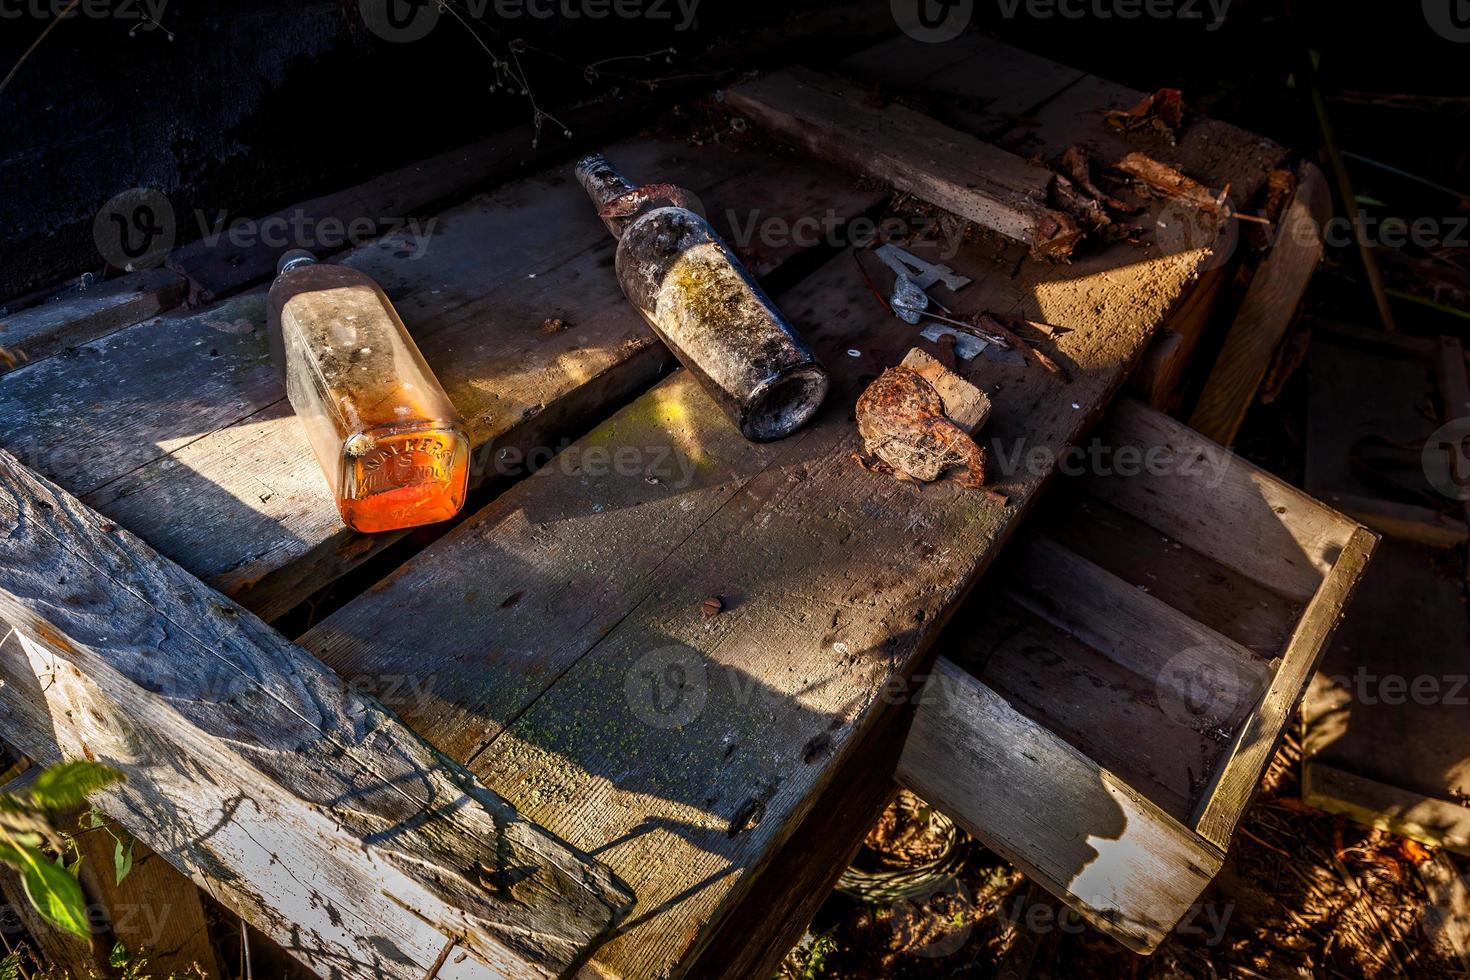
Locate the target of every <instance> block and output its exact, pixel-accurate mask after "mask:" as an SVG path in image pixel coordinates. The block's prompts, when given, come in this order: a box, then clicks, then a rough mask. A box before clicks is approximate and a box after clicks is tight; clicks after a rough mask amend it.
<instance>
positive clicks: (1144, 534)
mask: <svg viewBox="0 0 1470 980" xmlns="http://www.w3.org/2000/svg"><path fill="white" fill-rule="evenodd" d="M1071 489H1072V488H1071V487H1070V486H1067V485H1063V486H1061V487H1058V488H1057V491H1056V492H1054V493H1053V494H1052V495H1051V496H1049V497H1048V500H1047V501H1045V502H1043V507H1044V512H1043V513H1042V514H1039V515H1038V516H1037V518H1036V521H1035V522H1034V526H1036V527H1038V528H1042V529H1044V530H1045V531H1046V533H1047V534H1050V535H1052V536H1053V537H1055V538H1056V539H1057V540H1058V541H1060V542H1061V543H1062V544H1064V545H1066V546H1067V547H1068V548H1070V549H1071V550H1072V551H1075V552H1076V553H1077V554H1079V555H1081V556H1082V557H1084V558H1086V559H1087V560H1088V561H1090V562H1092V563H1093V564H1095V565H1098V566H1099V567H1101V568H1105V569H1107V570H1108V571H1110V572H1112V573H1113V574H1114V575H1117V576H1118V577H1119V578H1121V579H1123V580H1124V581H1126V582H1128V583H1129V584H1130V585H1132V586H1134V587H1135V588H1138V589H1146V590H1147V591H1148V593H1149V594H1150V595H1152V596H1154V597H1156V598H1158V599H1162V600H1163V601H1164V602H1167V603H1168V604H1169V605H1170V606H1173V607H1174V608H1175V609H1177V610H1179V611H1180V612H1181V613H1183V614H1185V615H1186V616H1188V617H1190V618H1191V619H1194V620H1196V621H1198V622H1200V623H1202V624H1204V625H1205V626H1208V627H1209V628H1210V629H1213V630H1216V631H1217V632H1219V633H1223V634H1224V635H1225V636H1228V637H1230V638H1231V639H1232V640H1234V641H1235V642H1237V643H1239V644H1241V645H1242V646H1244V647H1246V648H1248V649H1250V650H1251V651H1253V652H1254V653H1255V654H1256V655H1257V656H1259V657H1261V658H1263V659H1266V660H1270V659H1274V658H1275V657H1278V656H1280V655H1281V652H1282V651H1283V650H1285V649H1286V641H1287V640H1288V639H1290V638H1291V631H1292V630H1293V629H1294V628H1295V627H1296V623H1297V620H1298V619H1299V618H1300V617H1301V612H1302V607H1303V603H1301V602H1294V601H1292V600H1289V599H1286V598H1284V597H1282V596H1280V595H1277V594H1276V593H1275V592H1272V591H1271V590H1270V589H1267V588H1266V587H1265V586H1262V585H1260V584H1259V583H1257V582H1255V581H1253V580H1251V579H1249V578H1246V577H1245V576H1244V575H1242V574H1240V573H1239V572H1237V571H1235V570H1234V569H1232V568H1228V567H1226V566H1224V565H1221V564H1220V563H1218V562H1216V561H1215V560H1214V559H1213V558H1212V557H1211V556H1210V555H1208V554H1205V553H1202V552H1199V551H1196V550H1195V549H1193V548H1190V547H1187V546H1185V545H1184V544H1183V542H1180V541H1175V540H1174V539H1173V538H1171V537H1169V536H1168V535H1164V534H1160V533H1159V532H1158V530H1157V529H1155V528H1152V527H1150V526H1149V525H1148V524H1146V523H1145V522H1144V521H1143V519H1141V518H1139V517H1136V516H1134V515H1132V514H1127V513H1124V512H1123V511H1121V510H1119V509H1118V508H1116V507H1112V506H1109V505H1108V504H1106V503H1103V502H1102V501H1101V500H1098V499H1096V498H1094V497H1091V496H1089V495H1087V494H1084V493H1075V492H1071V493H1069V492H1067V491H1069V490H1071ZM1202 492H1204V493H1209V492H1210V491H1209V490H1208V489H1206V490H1204V491H1202Z"/></svg>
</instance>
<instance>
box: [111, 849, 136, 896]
mask: <svg viewBox="0 0 1470 980" xmlns="http://www.w3.org/2000/svg"><path fill="white" fill-rule="evenodd" d="M132 870H133V839H132V838H131V837H129V838H128V846H127V847H126V848H124V847H123V842H122V841H117V842H116V844H115V845H114V846H113V849H112V872H113V874H115V875H117V883H118V884H119V885H121V884H122V883H123V879H124V878H126V877H127V876H128V872H130V871H132Z"/></svg>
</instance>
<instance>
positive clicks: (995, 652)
mask: <svg viewBox="0 0 1470 980" xmlns="http://www.w3.org/2000/svg"><path fill="white" fill-rule="evenodd" d="M1081 448H1082V449H1083V450H1084V451H1085V452H1086V453H1087V454H1088V455H1087V457H1086V460H1085V461H1084V462H1083V467H1084V468H1086V469H1088V470H1089V471H1090V472H1089V473H1088V475H1085V476H1078V477H1077V478H1074V479H1069V480H1063V481H1061V483H1060V485H1059V486H1058V487H1056V488H1055V489H1054V490H1053V491H1052V492H1051V494H1050V495H1049V497H1048V499H1047V500H1046V501H1043V502H1042V503H1041V504H1040V505H1039V513H1038V516H1037V517H1036V518H1035V519H1033V520H1032V521H1030V522H1028V525H1027V528H1026V530H1025V531H1024V532H1023V535H1022V538H1021V540H1019V541H1017V542H1016V543H1015V544H1013V545H1012V546H1011V547H1009V548H1008V549H1007V551H1006V557H1005V558H1004V559H1003V560H1002V562H1000V563H998V565H997V567H996V568H995V569H994V570H993V571H991V572H990V573H989V575H988V576H987V577H986V579H985V580H984V582H983V583H982V584H981V586H980V587H979V588H978V589H977V597H976V599H974V600H973V601H972V602H971V603H970V605H969V607H968V608H967V609H966V610H965V611H964V612H963V613H962V616H963V617H964V618H963V619H961V620H960V621H959V625H957V626H956V627H954V628H952V629H951V631H950V633H949V634H948V638H949V643H948V644H947V645H946V646H942V647H941V654H942V656H941V657H940V659H939V661H938V664H937V666H936V668H935V671H934V673H933V675H932V676H931V680H930V682H929V685H930V687H929V694H930V695H931V696H930V697H928V698H926V699H925V703H924V704H922V705H921V706H920V708H919V710H918V713H917V717H916V719H915V722H914V726H913V729H912V732H911V734H910V737H909V740H908V743H907V745H906V746H905V749H904V755H903V758H902V761H901V762H900V764H899V770H898V776H899V780H900V782H902V783H904V784H906V785H908V786H909V787H910V788H912V789H913V790H914V792H916V793H918V794H919V795H920V796H922V797H924V798H925V799H926V800H929V801H930V802H931V803H933V804H935V805H937V806H939V807H940V808H941V809H943V810H945V811H946V812H948V813H949V814H950V815H951V816H953V817H955V818H956V819H957V820H958V821H959V822H960V823H961V824H962V825H963V826H964V827H966V828H967V829H968V830H969V831H971V832H972V833H973V834H975V835H976V836H977V837H979V838H980V839H981V840H983V841H984V842H985V843H986V844H987V845H989V846H991V847H992V848H994V849H995V850H996V851H998V852H999V853H1001V854H1002V855H1004V856H1005V857H1006V858H1007V859H1009V860H1011V861H1012V862H1014V863H1015V864H1016V865H1018V866H1019V867H1021V868H1022V869H1024V870H1025V871H1026V873H1027V874H1028V875H1030V876H1031V877H1032V878H1033V879H1034V880H1035V881H1037V882H1039V883H1040V884H1042V885H1043V886H1045V887H1046V888H1047V889H1048V890H1050V891H1051V892H1053V893H1054V894H1056V895H1057V896H1058V897H1060V898H1062V899H1064V900H1065V901H1066V902H1068V903H1069V904H1070V905H1071V906H1072V907H1073V908H1075V909H1077V910H1078V911H1079V912H1080V913H1081V914H1082V915H1083V916H1084V917H1086V918H1087V919H1088V920H1089V921H1090V922H1092V923H1093V924H1094V925H1095V926H1097V927H1098V928H1099V929H1101V930H1103V931H1104V932H1107V933H1109V934H1111V935H1113V936H1115V937H1116V938H1118V939H1119V940H1120V941H1122V942H1123V943H1125V944H1126V945H1128V946H1129V947H1131V948H1133V949H1135V950H1138V951H1140V952H1149V951H1151V950H1153V949H1154V948H1155V947H1156V946H1157V945H1158V944H1159V942H1160V941H1162V939H1163V938H1164V936H1165V935H1167V933H1168V932H1169V931H1170V930H1171V929H1172V928H1173V927H1174V926H1175V925H1176V924H1177V923H1179V922H1180V920H1181V919H1184V918H1186V917H1187V916H1188V915H1189V914H1190V911H1191V907H1192V906H1193V905H1194V903H1195V902H1196V901H1197V900H1198V899H1199V896H1200V894H1201V892H1202V891H1203V890H1204V888H1205V886H1206V885H1208V884H1209V882H1210V880H1211V879H1212V878H1213V877H1214V876H1215V874H1216V873H1217V872H1218V871H1219V869H1220V867H1221V864H1222V861H1223V859H1224V855H1225V852H1226V851H1227V849H1228V847H1229V845H1230V839H1231V836H1232V835H1233V833H1234V831H1235V827H1236V824H1237V823H1238V821H1239V819H1240V816H1241V814H1242V812H1243V811H1244V810H1245V807H1246V805H1247V804H1248V803H1249V801H1250V798H1251V796H1252V795H1253V793H1254V792H1255V790H1256V788H1257V786H1258V785H1259V784H1260V781H1261V777H1262V775H1263V774H1264V772H1265V768H1266V765H1267V764H1268V762H1269V760H1270V758H1271V756H1272V754H1273V752H1274V750H1275V747H1276V745H1277V742H1278V740H1279V739H1280V737H1281V734H1282V731H1283V728H1284V727H1285V725H1286V723H1287V721H1288V719H1289V718H1290V717H1291V715H1292V713H1293V711H1294V709H1295V706H1296V704H1297V701H1298V700H1299V699H1300V698H1301V696H1302V693H1303V690H1304V688H1305V687H1306V684H1307V681H1308V679H1309V678H1310V677H1311V675H1312V672H1313V670H1314V669H1315V666H1316V664H1317V661H1318V659H1319V657H1320V656H1321V653H1322V650H1323V647H1324V644H1325V642H1326V640H1327V638H1328V635H1329V634H1330V632H1331V631H1332V629H1333V627H1334V626H1335V625H1336V623H1337V621H1338V619H1339V617H1340V616H1341V614H1342V609H1343V605H1344V603H1345V602H1346V601H1347V599H1348V596H1349V594H1350V593H1351V591H1352V589H1353V587H1354V585H1355V584H1356V583H1357V581H1358V578H1359V576H1360V575H1361V574H1362V571H1363V568H1364V565H1365V563H1366V562H1367V560H1368V557H1369V554H1370V552H1371V551H1372V550H1373V546H1374V544H1375V542H1376V540H1377V538H1376V536H1375V535H1374V534H1373V533H1372V532H1370V531H1368V530H1367V529H1365V528H1363V527H1361V526H1360V525H1358V524H1357V523H1355V522H1354V521H1352V520H1349V519H1348V518H1345V517H1343V516H1342V515H1340V514H1338V513H1336V512H1334V511H1332V510H1331V509H1329V508H1327V507H1326V506H1324V505H1322V504H1320V503H1318V502H1317V501H1315V500H1313V499H1312V498H1310V497H1308V496H1306V495H1305V494H1303V493H1301V492H1300V491H1298V490H1296V489H1294V488H1292V487H1290V486H1288V485H1287V484H1285V483H1283V482H1282V481H1280V480H1279V479H1277V478H1275V477H1273V476H1271V475H1270V474H1268V473H1266V472H1264V471H1262V470H1260V469H1257V468H1256V467H1254V466H1252V465H1250V464H1249V463H1246V462H1245V461H1243V460H1241V459H1239V458H1238V457H1236V456H1234V455H1232V454H1230V453H1228V452H1227V451H1226V450H1224V449H1222V448H1220V447H1219V446H1218V445H1216V444H1214V443H1212V442H1210V441H1208V440H1206V439H1204V438H1203V437H1201V436H1200V435H1199V434H1198V433H1195V432H1194V431H1193V430H1191V429H1189V428H1187V427H1186V426H1184V425H1181V424H1180V423H1178V422H1175V421H1174V420H1172V419H1170V418H1168V417H1167V416H1164V415H1162V414H1160V413H1158V412H1155V411H1153V410H1152V409H1149V408H1147V407H1145V406H1143V405H1141V404H1138V403H1133V402H1126V403H1123V404H1121V405H1120V406H1119V407H1117V408H1115V409H1114V410H1113V412H1112V413H1111V415H1110V416H1109V417H1108V419H1107V420H1106V422H1105V423H1104V425H1103V426H1102V427H1101V430H1100V432H1099V434H1098V435H1097V437H1095V438H1094V439H1093V440H1092V441H1091V442H1086V443H1083V444H1082V447H1081ZM1064 462H1065V461H1064ZM1135 474H1136V475H1135Z"/></svg>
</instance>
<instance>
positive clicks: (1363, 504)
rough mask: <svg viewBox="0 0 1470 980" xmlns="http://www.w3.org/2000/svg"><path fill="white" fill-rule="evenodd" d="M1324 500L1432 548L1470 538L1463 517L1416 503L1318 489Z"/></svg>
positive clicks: (1377, 528)
mask: <svg viewBox="0 0 1470 980" xmlns="http://www.w3.org/2000/svg"><path fill="white" fill-rule="evenodd" d="M1319 493H1320V496H1321V497H1322V500H1323V502H1324V503H1327V504H1329V505H1331V506H1332V508H1333V509H1334V510H1337V511H1340V512H1341V513H1343V514H1346V515H1347V516H1348V517H1351V518H1352V519H1353V520H1355V521H1362V522H1363V523H1364V524H1366V525H1368V526H1369V527H1371V528H1372V529H1373V530H1375V531H1381V532H1382V533H1384V534H1386V535H1388V536H1389V537H1393V538H1402V539H1403V540H1405V541H1414V542H1417V543H1418V544H1423V545H1428V546H1429V547H1431V548H1453V547H1454V546H1455V545H1457V544H1462V543H1464V542H1465V540H1466V539H1467V538H1470V526H1467V525H1466V523H1465V522H1464V521H1462V520H1457V519H1456V518H1453V517H1449V516H1447V515H1445V514H1443V513H1441V512H1439V511H1436V510H1430V509H1429V508H1428V507H1420V506H1418V505H1416V504H1402V503H1399V502H1398V501H1394V500H1380V499H1378V498H1376V497H1361V496H1359V495H1357V494H1354V493H1332V492H1330V491H1328V492H1319Z"/></svg>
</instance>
